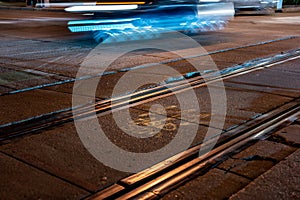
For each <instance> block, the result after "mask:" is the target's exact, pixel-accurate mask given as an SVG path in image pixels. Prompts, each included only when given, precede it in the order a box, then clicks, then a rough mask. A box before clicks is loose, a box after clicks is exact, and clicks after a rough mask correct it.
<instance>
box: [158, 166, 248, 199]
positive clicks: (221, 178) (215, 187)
mask: <svg viewBox="0 0 300 200" xmlns="http://www.w3.org/2000/svg"><path fill="white" fill-rule="evenodd" d="M249 182H250V180H249V179H246V178H243V177H241V176H237V175H235V174H232V173H226V172H225V171H223V170H219V169H212V170H210V171H209V172H208V173H206V174H204V175H202V176H199V177H197V178H195V179H193V180H192V181H189V182H187V183H186V184H184V185H183V186H181V187H180V188H178V189H176V190H174V191H172V192H170V193H169V194H167V195H165V196H164V197H163V198H162V199H163V200H169V199H170V200H172V199H189V200H194V199H226V198H228V197H230V195H231V194H232V193H235V192H236V191H239V190H240V188H242V187H243V186H246V185H247V184H248V183H249Z"/></svg>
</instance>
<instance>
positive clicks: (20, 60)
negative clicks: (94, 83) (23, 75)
mask: <svg viewBox="0 0 300 200" xmlns="http://www.w3.org/2000/svg"><path fill="white" fill-rule="evenodd" d="M297 38H299V36H288V37H283V38H278V39H274V40H267V41H262V42H258V43H253V44H247V45H243V46H238V47H232V48H225V49H220V50H215V51H211V52H208V53H205V54H196V55H191V56H188V57H184V58H176V59H170V60H166V61H162V62H159V63H152V64H147V65H140V66H135V67H131V68H125V69H120V70H112V71H106V72H105V73H104V74H100V75H94V76H85V77H79V78H71V79H66V80H62V81H57V82H53V83H47V84H42V85H36V86H33V87H28V88H23V89H18V90H13V91H10V92H6V93H2V94H0V96H5V95H12V94H17V93H22V92H27V91H32V90H36V89H42V88H46V87H51V86H58V85H62V84H67V83H73V82H75V81H77V80H85V79H91V78H94V77H99V76H105V75H110V74H116V73H122V72H126V71H130V70H135V69H137V68H145V67H155V66H158V65H163V64H170V63H174V62H177V61H181V60H185V59H190V58H197V57H201V56H207V55H215V54H219V53H224V52H230V51H234V50H240V49H247V48H250V47H256V46H261V45H268V44H273V43H276V42H282V41H286V40H292V39H297ZM279 45H280V44H279ZM74 49H75V50H77V49H78V47H72V48H71V49H66V48H63V49H58V51H59V52H60V51H65V50H74ZM49 52H52V50H49V51H43V52H38V54H41V53H45V54H48V53H49ZM36 53H37V52H25V53H24V54H26V55H27V54H28V55H31V54H36ZM22 54H23V53H22ZM18 55H19V54H15V55H13V56H18ZM60 55H61V54H59V56H60ZM10 56H12V55H9V56H0V58H1V59H2V60H5V59H10ZM13 59H14V60H16V58H13ZM9 61H10V60H9ZM17 61H18V62H25V61H27V60H23V59H21V58H18V59H17ZM0 62H1V61H0ZM3 64H5V63H3ZM63 65H65V64H63ZM20 70H21V71H23V68H21V69H20ZM36 72H40V73H43V71H39V70H36ZM33 74H34V73H33ZM57 75H58V76H61V75H60V74H57Z"/></svg>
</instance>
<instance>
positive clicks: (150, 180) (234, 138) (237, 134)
mask: <svg viewBox="0 0 300 200" xmlns="http://www.w3.org/2000/svg"><path fill="white" fill-rule="evenodd" d="M299 117H300V98H298V99H295V100H293V101H291V102H289V103H287V104H284V105H282V106H281V107H279V108H277V109H275V110H273V111H270V112H268V113H265V114H264V115H262V116H260V117H258V118H257V119H254V120H252V121H248V122H247V123H245V124H243V125H242V126H239V127H237V128H235V129H232V130H230V131H228V132H225V133H224V134H222V136H221V140H219V141H218V143H217V144H216V145H215V147H214V148H213V149H212V150H211V151H209V152H208V153H205V152H206V151H205V147H209V146H210V144H211V143H212V142H214V140H218V139H214V138H212V139H211V140H208V141H206V142H203V143H202V144H199V145H197V146H194V147H192V148H191V149H188V150H186V151H184V152H182V153H179V154H177V155H175V156H173V157H171V158H169V159H167V160H165V161H163V162H161V163H158V164H156V165H155V166H152V167H150V168H148V169H146V170H144V171H141V172H140V173H137V174H134V175H131V176H129V177H126V178H124V179H121V180H120V181H118V182H117V183H115V184H114V185H112V186H110V187H108V188H106V189H104V190H101V191H99V192H97V193H95V194H93V195H91V196H88V197H86V198H85V199H88V200H91V199H119V200H122V199H159V198H161V197H162V196H163V195H165V194H166V193H168V192H169V191H170V190H172V189H174V188H176V187H177V186H179V185H180V184H183V183H185V182H187V181H189V180H191V179H192V178H194V177H196V176H198V175H201V174H204V173H206V172H207V171H208V170H209V169H211V168H213V167H215V166H217V165H218V164H219V163H221V162H222V161H224V160H225V159H226V158H228V157H229V156H230V155H231V154H233V153H236V152H237V151H240V150H242V149H244V148H246V147H248V146H249V145H251V144H253V143H254V142H256V141H258V140H262V139H266V138H267V137H269V136H270V135H271V134H272V133H273V132H274V131H275V130H277V129H279V128H280V127H282V126H287V125H289V124H291V123H292V122H293V121H295V120H296V119H299ZM203 147H204V150H203ZM199 150H201V152H203V153H202V154H201V152H199ZM202 150H203V151H202Z"/></svg>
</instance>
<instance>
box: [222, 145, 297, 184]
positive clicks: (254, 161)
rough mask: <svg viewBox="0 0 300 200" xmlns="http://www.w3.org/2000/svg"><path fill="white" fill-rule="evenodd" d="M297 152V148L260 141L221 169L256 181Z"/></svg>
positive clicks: (224, 164) (231, 159) (223, 164)
mask: <svg viewBox="0 0 300 200" xmlns="http://www.w3.org/2000/svg"><path fill="white" fill-rule="evenodd" d="M295 150H296V149H295V148H293V147H290V146H287V145H284V144H280V143H276V142H270V141H259V142H258V143H256V144H254V145H253V146H250V147H249V148H247V149H245V150H244V151H242V152H240V153H238V154H236V155H234V156H232V158H230V159H228V160H226V161H225V162H223V163H222V164H221V165H219V167H220V168H221V169H223V170H225V171H228V172H234V173H237V174H240V175H242V176H244V177H249V178H250V179H255V178H256V177H258V176H259V175H261V174H262V173H264V172H265V171H267V170H269V169H270V168H271V167H273V166H274V165H275V164H276V163H277V162H279V161H281V160H283V159H285V157H287V156H288V155H290V154H291V153H293V152H294V151H295Z"/></svg>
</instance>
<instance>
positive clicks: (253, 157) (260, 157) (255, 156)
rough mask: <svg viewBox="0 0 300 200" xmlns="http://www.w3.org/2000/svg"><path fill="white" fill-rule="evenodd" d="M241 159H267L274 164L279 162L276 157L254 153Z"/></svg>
mask: <svg viewBox="0 0 300 200" xmlns="http://www.w3.org/2000/svg"><path fill="white" fill-rule="evenodd" d="M240 160H244V161H254V160H265V161H271V162H273V163H274V164H276V163H278V160H276V159H274V158H270V157H265V156H260V155H252V156H248V157H245V158H240Z"/></svg>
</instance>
